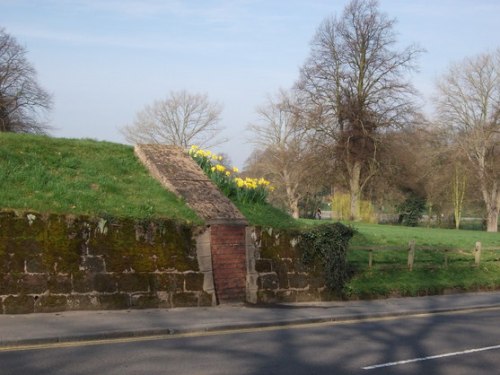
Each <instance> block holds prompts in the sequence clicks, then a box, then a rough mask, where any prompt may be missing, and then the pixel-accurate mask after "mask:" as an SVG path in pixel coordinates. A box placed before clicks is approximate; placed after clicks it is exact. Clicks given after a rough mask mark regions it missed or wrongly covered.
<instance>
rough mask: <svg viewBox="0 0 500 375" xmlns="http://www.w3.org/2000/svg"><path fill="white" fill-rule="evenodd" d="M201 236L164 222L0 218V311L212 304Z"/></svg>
mask: <svg viewBox="0 0 500 375" xmlns="http://www.w3.org/2000/svg"><path fill="white" fill-rule="evenodd" d="M204 232H205V228H192V227H189V226H184V225H180V224H177V223H175V222H172V221H167V220H157V221H144V222H142V223H138V222H134V221H131V220H113V219H111V218H107V219H105V218H100V219H90V218H87V217H72V216H58V215H50V216H43V215H40V214H35V213H27V214H26V213H24V214H22V215H16V214H15V213H13V212H0V312H1V313H7V314H10V313H30V312H52V311H64V310H89V309H127V308H152V307H179V306H211V305H213V304H214V303H215V294H214V286H213V279H212V274H211V270H210V267H211V266H210V264H211V259H210V253H208V254H207V253H203V252H202V251H199V249H203V238H206V235H205V234H204ZM203 257H204V258H203ZM202 263H203V264H202ZM200 265H201V266H200Z"/></svg>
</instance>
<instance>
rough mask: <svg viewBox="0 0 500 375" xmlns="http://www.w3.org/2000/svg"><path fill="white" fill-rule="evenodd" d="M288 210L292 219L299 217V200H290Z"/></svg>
mask: <svg viewBox="0 0 500 375" xmlns="http://www.w3.org/2000/svg"><path fill="white" fill-rule="evenodd" d="M290 210H291V211H292V217H293V218H294V219H298V218H299V200H298V199H294V200H293V201H290Z"/></svg>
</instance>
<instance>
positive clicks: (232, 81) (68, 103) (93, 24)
mask: <svg viewBox="0 0 500 375" xmlns="http://www.w3.org/2000/svg"><path fill="white" fill-rule="evenodd" d="M379 2H380V8H381V10H382V11H383V12H385V13H387V14H388V15H389V16H390V17H392V18H396V19H397V20H398V23H397V25H396V28H395V30H396V31H397V33H398V34H399V41H400V43H401V46H406V45H408V44H410V43H418V44H419V45H420V46H421V47H423V48H425V49H426V50H427V53H425V54H424V55H422V57H421V58H420V60H419V66H420V73H419V74H416V75H414V76H413V82H414V84H415V86H416V87H417V88H418V89H419V90H420V91H421V92H422V94H423V96H424V98H425V99H426V100H427V101H430V100H431V99H430V98H431V95H432V92H433V84H434V81H435V78H436V77H437V76H439V75H440V74H442V73H443V72H444V71H445V70H446V68H447V66H448V65H449V64H450V63H451V62H454V61H458V60H461V59H462V58H464V57H466V56H473V55H475V54H478V53H481V52H486V51H492V50H493V49H495V48H497V47H500V32H499V31H500V1H499V0H380V1H379ZM347 3H348V1H347V0H330V1H326V0H308V1H307V0H282V1H279V0H232V1H230V0H185V1H181V0H178V1H174V0H143V1H141V0H108V1H107V0H73V1H71V0H31V1H30V0H0V27H4V28H5V29H6V31H7V32H8V33H10V34H12V35H13V36H14V37H16V38H17V40H18V41H19V42H20V43H21V44H22V45H24V46H25V47H26V48H27V49H28V59H29V60H30V61H31V62H32V63H33V64H34V66H35V68H36V69H37V71H38V75H39V81H40V83H41V84H42V86H43V87H44V88H45V89H46V90H47V91H49V92H50V93H52V94H53V96H54V109H53V111H52V113H51V118H50V120H51V124H52V125H53V126H54V127H55V128H56V130H55V131H54V132H53V133H52V134H53V135H54V136H57V137H70V138H94V139H99V140H109V141H113V142H119V143H124V142H125V140H124V138H123V136H122V135H121V134H120V132H119V131H118V129H119V128H120V127H122V126H123V125H126V124H129V123H131V122H132V121H133V119H134V116H135V114H136V113H137V112H138V111H139V110H141V109H142V108H143V107H144V106H145V105H147V104H151V103H152V102H153V101H154V100H157V99H162V98H164V97H166V96H167V94H168V93H169V92H170V91H173V90H181V89H187V90H188V91H192V92H202V93H207V94H208V95H209V97H210V99H211V100H214V101H217V102H219V103H221V104H222V105H223V107H224V110H223V112H222V123H221V125H222V126H224V127H225V128H226V130H225V131H224V136H226V137H228V138H230V141H229V142H228V143H226V144H224V145H222V146H221V147H219V148H218V149H216V150H215V151H218V152H225V153H227V154H228V155H229V156H230V158H231V160H232V161H233V163H234V164H235V165H237V166H238V167H240V168H241V167H242V166H243V164H244V161H245V160H246V158H247V157H248V156H249V154H250V152H251V150H252V147H253V146H252V145H251V144H249V143H247V140H246V138H248V137H249V136H250V134H248V133H246V132H245V128H246V126H247V124H248V123H250V122H252V121H255V119H256V116H255V108H256V107H257V106H258V105H261V104H262V103H264V102H265V100H266V96H267V95H269V94H274V93H275V92H276V91H277V90H278V89H279V88H280V87H281V88H288V87H290V86H291V85H293V83H294V82H295V80H296V79H297V77H298V70H299V67H300V66H301V65H302V64H303V62H304V60H305V59H306V57H307V56H308V54H309V42H310V40H311V38H312V37H313V35H314V33H315V30H316V29H317V27H318V26H319V24H320V23H321V21H322V20H323V19H324V18H325V17H327V16H330V15H332V14H337V15H340V14H341V13H342V10H343V8H344V6H345V5H346V4H347ZM428 108H430V106H429V107H428Z"/></svg>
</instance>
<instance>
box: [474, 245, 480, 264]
mask: <svg viewBox="0 0 500 375" xmlns="http://www.w3.org/2000/svg"><path fill="white" fill-rule="evenodd" d="M480 262H481V242H479V241H477V242H476V247H475V248H474V263H475V264H476V266H479V263H480Z"/></svg>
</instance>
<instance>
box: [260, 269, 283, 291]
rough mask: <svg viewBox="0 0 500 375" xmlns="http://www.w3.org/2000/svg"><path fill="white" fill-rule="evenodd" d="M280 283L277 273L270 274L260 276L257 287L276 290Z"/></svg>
mask: <svg viewBox="0 0 500 375" xmlns="http://www.w3.org/2000/svg"><path fill="white" fill-rule="evenodd" d="M278 282H279V281H278V276H277V275H276V274H275V273H268V274H265V275H260V276H259V278H258V280H257V285H259V286H260V288H261V289H264V290H276V289H278V286H279V285H278Z"/></svg>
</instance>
